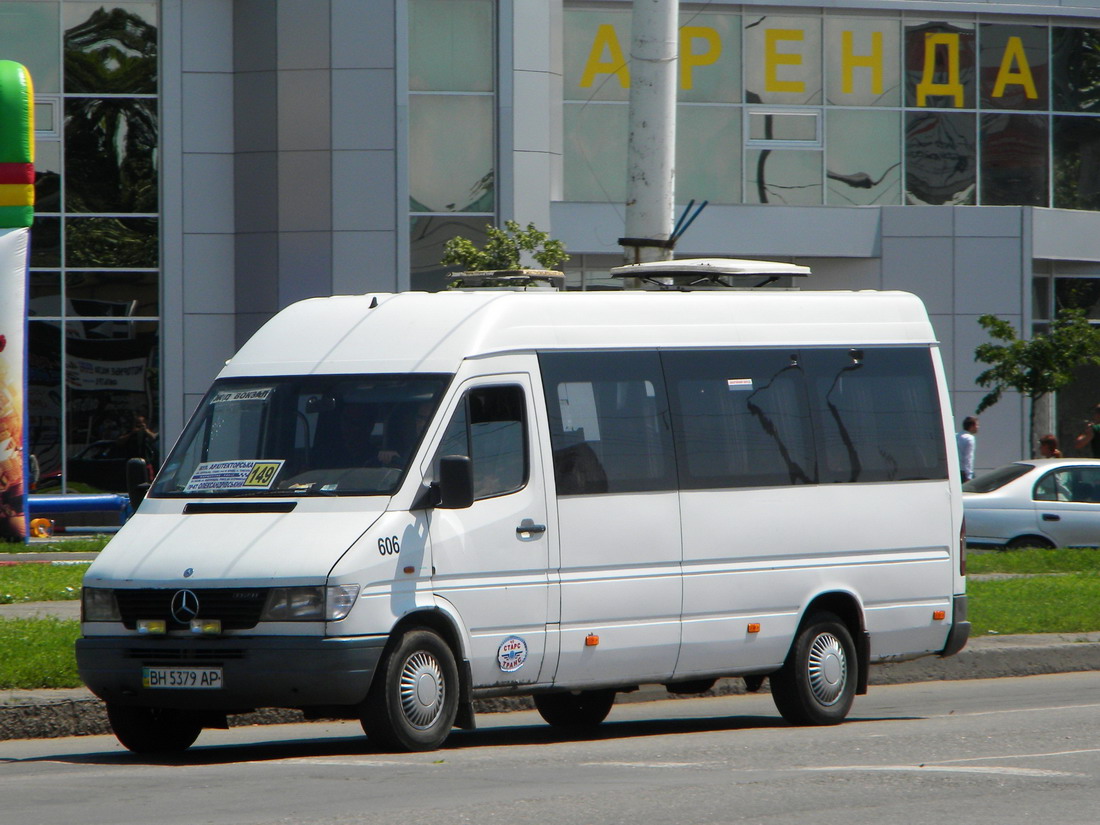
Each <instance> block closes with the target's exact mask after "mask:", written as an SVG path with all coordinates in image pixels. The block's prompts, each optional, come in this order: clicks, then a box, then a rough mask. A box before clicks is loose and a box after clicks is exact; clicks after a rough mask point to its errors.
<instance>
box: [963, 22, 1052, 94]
mask: <svg viewBox="0 0 1100 825" xmlns="http://www.w3.org/2000/svg"><path fill="white" fill-rule="evenodd" d="M981 43H982V46H981V58H980V59H981V87H982V108H986V109H1046V108H1047V85H1048V83H1049V80H1050V78H1049V59H1048V57H1047V29H1046V27H1045V26H999V25H983V26H981Z"/></svg>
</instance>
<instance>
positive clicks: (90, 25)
mask: <svg viewBox="0 0 1100 825" xmlns="http://www.w3.org/2000/svg"><path fill="white" fill-rule="evenodd" d="M64 9H65V20H64V25H65V91H66V92H68V93H70V94H72V93H79V92H91V93H94V94H155V93H156V91H157V6H156V4H155V3H114V4H111V5H101V4H98V3H96V4H92V3H66V4H65V5H64Z"/></svg>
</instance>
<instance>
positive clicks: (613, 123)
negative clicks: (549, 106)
mask: <svg viewBox="0 0 1100 825" xmlns="http://www.w3.org/2000/svg"><path fill="white" fill-rule="evenodd" d="M680 110H681V111H682V110H683V107H680ZM628 115H629V111H628V109H627V107H626V106H625V105H623V104H617V103H588V104H584V103H567V104H565V108H564V124H565V128H564V132H565V152H566V155H567V156H568V157H569V159H570V162H569V163H568V164H566V166H565V199H566V200H567V201H581V202H586V201H592V202H596V203H623V202H625V201H626V176H627V166H626V150H627V135H628V134H629V125H628V120H629V119H628ZM682 131H683V130H682V129H677V134H676V140H677V145H679V144H680V142H681V140H682V138H681V136H680V135H681V133H682ZM677 177H679V175H677ZM677 183H679V182H677Z"/></svg>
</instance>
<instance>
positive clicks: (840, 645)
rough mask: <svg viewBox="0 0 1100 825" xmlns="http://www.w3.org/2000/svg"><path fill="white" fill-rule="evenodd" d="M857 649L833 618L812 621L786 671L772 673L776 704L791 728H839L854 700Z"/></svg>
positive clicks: (800, 636) (797, 642) (794, 648)
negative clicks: (805, 726)
mask: <svg viewBox="0 0 1100 825" xmlns="http://www.w3.org/2000/svg"><path fill="white" fill-rule="evenodd" d="M856 673H857V662H856V648H855V644H853V642H852V636H851V634H850V633H849V632H848V628H847V627H845V626H844V624H843V623H842V622H841V621H840V619H839V618H837V617H836V616H835V615H834V614H832V613H824V612H820V613H814V614H811V615H810V616H808V617H807V618H806V620H805V622H803V624H802V628H801V629H800V630H799V632H798V636H797V637H796V638H795V641H794V644H793V645H792V646H791V652H790V653H789V654H788V655H787V661H786V662H785V663H784V664H783V667H782V668H780V669H779V670H778V671H776V672H775V673H773V674H772V675H771V676H770V677H769V680H770V682H771V689H772V699H773V700H774V701H775V706H776V707H777V708H778V709H779V712H780V713H781V714H782V715H783V718H784V719H786V720H787V721H788V722H790V723H791V724H793V725H835V724H838V723H840V722H842V721H844V717H846V716H847V715H848V711H849V710H850V709H851V707H852V700H853V699H854V698H855V679H856Z"/></svg>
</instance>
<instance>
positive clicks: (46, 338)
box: [27, 320, 65, 492]
mask: <svg viewBox="0 0 1100 825" xmlns="http://www.w3.org/2000/svg"><path fill="white" fill-rule="evenodd" d="M27 335H28V338H29V345H28V347H27V366H28V370H27V426H28V437H27V440H28V442H29V444H30V451H31V453H32V454H33V455H34V456H35V458H37V459H38V471H39V482H38V486H39V490H40V492H47V491H53V492H56V490H57V488H59V487H60V485H61V465H62V460H61V458H62V450H61V426H62V415H63V410H64V409H65V402H64V398H63V395H62V388H61V381H62V370H61V326H60V324H58V323H57V322H51V321H33V320H32V321H30V322H29V323H28V324H27Z"/></svg>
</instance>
